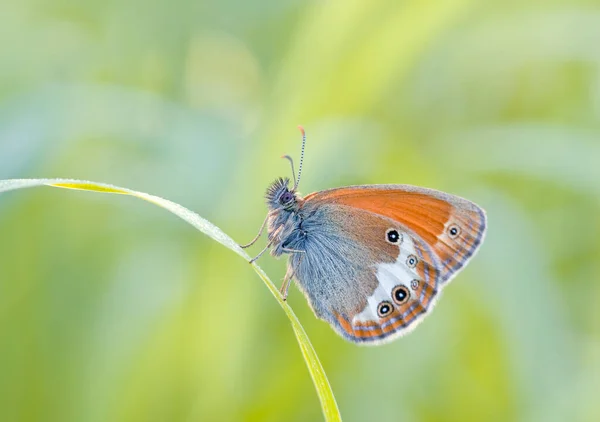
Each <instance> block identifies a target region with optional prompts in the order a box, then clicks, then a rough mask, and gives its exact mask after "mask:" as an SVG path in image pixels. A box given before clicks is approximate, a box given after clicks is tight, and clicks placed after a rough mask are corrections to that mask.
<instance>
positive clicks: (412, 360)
mask: <svg viewBox="0 0 600 422" xmlns="http://www.w3.org/2000/svg"><path fill="white" fill-rule="evenodd" d="M599 116H600V4H599V2H598V1H597V0H595V1H592V0H589V1H585V0H568V1H567V0H551V1H545V2H530V3H526V2H522V1H506V0H502V1H500V0H496V1H490V0H485V1H484V0H481V1H468V0H445V1H423V0H419V1H396V0H375V1H357V0H345V1H333V0H332V1H306V2H303V1H299V0H257V1H252V2H246V1H236V0H224V1H219V2H217V1H166V0H144V1H139V0H132V1H125V2H116V1H86V2H73V1H66V0H21V1H18V2H17V1H12V2H11V1H4V2H1V3H0V178H2V179H6V178H24V177H69V178H79V179H89V180H94V181H100V182H106V183H112V184H117V185H121V186H126V187H129V188H132V189H137V190H142V191H146V192H150V193H153V194H157V195H160V196H164V197H166V198H169V199H171V200H174V201H177V202H179V203H181V204H183V205H184V206H187V207H189V208H191V209H193V210H195V211H197V212H198V213H200V214H201V215H202V216H204V217H206V218H208V219H209V220H211V221H212V222H214V223H215V224H217V225H218V226H219V227H221V228H222V229H223V230H224V231H225V232H227V233H228V234H230V235H231V236H232V237H233V238H234V239H236V240H238V241H239V242H246V241H248V240H249V239H251V238H252V237H253V236H254V234H255V233H256V230H257V229H258V227H259V225H260V223H261V222H262V219H263V217H264V214H265V211H266V210H265V205H264V202H263V194H264V190H265V188H266V187H267V185H268V184H269V183H270V182H271V181H272V180H273V179H274V178H275V177H278V176H287V175H289V167H288V163H287V162H286V161H284V160H280V159H279V157H280V155H282V154H284V153H289V154H292V155H293V156H295V157H297V156H298V154H299V149H300V135H299V133H298V130H297V129H296V125H298V124H303V125H304V126H305V128H306V131H307V134H308V144H307V148H306V157H305V158H306V159H305V166H304V177H303V180H302V183H301V190H302V191H303V192H305V193H309V192H311V191H315V190H320V189H325V188H328V187H334V186H341V185H347V184H367V183H410V184H416V185H421V186H428V187H433V188H437V189H441V190H445V191H448V192H451V193H454V194H457V195H461V196H465V197H467V198H469V199H471V200H473V201H475V202H477V203H479V204H481V205H482V206H483V207H484V208H485V209H486V210H487V211H488V215H489V233H488V236H487V240H486V242H485V244H484V245H483V248H482V249H481V251H480V253H479V255H478V256H477V258H476V259H475V260H474V261H473V262H472V263H471V265H469V267H468V268H467V269H466V270H465V271H464V272H463V273H461V275H460V276H459V277H458V278H457V279H456V280H455V281H454V282H453V283H452V285H451V286H449V287H448V288H447V289H446V290H445V291H444V294H443V298H442V300H441V301H440V302H439V304H438V306H437V308H436V309H435V311H434V312H433V314H432V315H431V316H430V317H428V318H427V319H426V321H425V322H424V323H423V324H422V325H421V326H420V327H419V328H418V329H417V330H416V331H414V332H413V333H411V334H410V335H409V336H407V337H404V338H402V339H401V340H399V341H396V342H394V343H392V344H389V345H386V346H382V347H378V348H364V347H357V346H355V345H353V344H350V343H347V342H345V341H344V340H342V339H341V338H339V337H338V336H337V335H336V334H335V333H334V332H333V331H332V330H331V329H330V328H329V327H328V326H327V324H325V323H323V322H321V321H319V320H317V319H316V318H315V317H314V316H313V315H312V312H311V311H310V309H309V308H308V306H307V304H306V302H305V300H304V298H303V297H302V295H301V294H300V293H299V292H298V291H297V290H296V289H293V290H292V291H291V294H290V298H289V302H290V304H291V305H292V307H293V308H294V309H295V311H296V312H297V314H298V315H299V318H300V320H301V321H302V323H303V324H304V327H305V329H306V331H307V332H308V334H309V336H310V337H311V339H312V341H313V344H314V347H315V349H316V351H317V353H318V354H319V356H320V358H321V359H322V363H323V365H324V368H325V370H326V372H327V374H328V376H329V379H330V382H331V384H332V387H333V390H334V392H335V394H336V397H337V401H338V404H339V406H340V410H341V412H342V416H343V417H344V419H345V420H346V421H369V420H378V421H459V420H460V421H544V422H547V421H567V420H568V421H598V420H600V404H599V402H598V394H599V393H598V391H600V280H599V278H600V277H599V276H600V260H599V257H600V242H599V241H598V239H599V238H600V218H599V211H600V144H599V137H600V118H599ZM0 233H1V235H0V420H2V421H61V422H68V421H92V422H96V421H97V422H100V421H156V422H159V421H317V420H321V419H322V414H321V410H320V407H319V402H318V399H317V396H316V394H315V391H314V388H313V385H312V381H311V379H310V377H309V375H308V372H307V370H306V367H305V363H304V361H303V360H302V357H301V354H300V351H299V349H298V346H297V343H296V340H295V338H294V335H293V333H292V330H291V327H290V325H289V321H288V319H287V318H286V317H285V315H284V313H283V312H282V310H281V308H280V307H279V305H278V304H277V303H276V301H275V300H273V298H272V297H271V296H270V294H269V292H268V291H267V289H265V286H264V285H263V283H262V282H261V281H260V280H259V279H258V277H257V276H256V274H255V273H254V272H253V271H252V270H251V269H250V268H249V267H248V264H247V263H246V262H244V261H243V260H242V259H240V257H239V256H237V255H235V254H234V253H232V252H231V251H229V250H227V249H226V248H224V247H222V246H221V245H219V244H217V243H215V242H214V241H211V240H210V239H209V238H207V237H205V236H203V235H201V234H199V233H198V232H196V231H194V230H193V229H192V228H191V227H190V226H188V225H186V224H185V223H183V222H182V221H180V220H178V219H177V218H176V217H174V216H172V215H171V214H169V213H167V212H165V211H164V210H161V209H159V208H156V207H153V206H151V205H149V204H147V203H144V202H142V201H139V200H136V199H132V198H126V197H115V196H107V195H97V194H91V193H84V192H73V191H62V190H53V189H36V190H28V191H18V192H10V193H7V194H3V195H2V196H1V197H0ZM259 249H260V247H257V248H256V249H254V252H258V250H259ZM260 263H261V265H262V266H263V268H264V269H265V270H266V271H267V273H268V274H270V275H271V277H272V278H273V279H274V280H275V282H276V283H278V282H279V280H281V278H282V277H283V274H284V265H285V264H284V262H283V261H276V260H274V259H273V258H271V257H268V256H267V257H264V258H263V259H261V261H260Z"/></svg>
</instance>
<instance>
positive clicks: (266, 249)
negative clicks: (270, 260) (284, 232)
mask: <svg viewBox="0 0 600 422" xmlns="http://www.w3.org/2000/svg"><path fill="white" fill-rule="evenodd" d="M272 243H273V241H271V242H269V243H267V246H265V248H264V249H263V250H262V251H260V252H259V253H258V255H256V256H255V257H254V258H252V259H251V260H250V261H248V263H250V264H252V263H254V261H256V260H257V259H258V258H260V257H261V256H262V254H264V253H265V252H266V251H268V250H269V248H270V247H271V244H272Z"/></svg>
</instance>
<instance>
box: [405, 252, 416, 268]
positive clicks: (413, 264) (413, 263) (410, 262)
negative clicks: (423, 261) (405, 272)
mask: <svg viewBox="0 0 600 422" xmlns="http://www.w3.org/2000/svg"><path fill="white" fill-rule="evenodd" d="M417 262H419V260H418V259H417V257H416V256H414V255H408V258H407V259H406V265H408V266H409V267H410V268H415V267H416V266H417Z"/></svg>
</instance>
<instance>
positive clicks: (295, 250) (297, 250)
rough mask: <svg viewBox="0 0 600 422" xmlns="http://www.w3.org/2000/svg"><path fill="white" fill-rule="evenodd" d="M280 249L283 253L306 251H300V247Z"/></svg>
mask: <svg viewBox="0 0 600 422" xmlns="http://www.w3.org/2000/svg"><path fill="white" fill-rule="evenodd" d="M281 250H282V251H283V252H285V253H306V251H301V250H300V249H290V248H283V247H282V248H281Z"/></svg>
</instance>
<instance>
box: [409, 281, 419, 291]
mask: <svg viewBox="0 0 600 422" xmlns="http://www.w3.org/2000/svg"><path fill="white" fill-rule="evenodd" d="M410 288H411V289H413V290H417V289H418V288H419V280H413V281H411V282H410Z"/></svg>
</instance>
